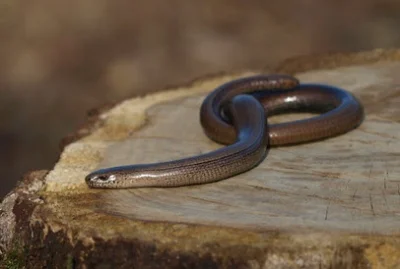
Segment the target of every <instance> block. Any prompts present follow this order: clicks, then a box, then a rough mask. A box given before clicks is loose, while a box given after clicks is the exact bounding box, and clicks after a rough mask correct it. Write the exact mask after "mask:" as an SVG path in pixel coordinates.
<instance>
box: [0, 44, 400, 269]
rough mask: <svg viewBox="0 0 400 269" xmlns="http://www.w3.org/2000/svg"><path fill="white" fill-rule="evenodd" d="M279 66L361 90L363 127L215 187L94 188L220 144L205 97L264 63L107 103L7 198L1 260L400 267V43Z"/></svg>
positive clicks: (281, 155)
mask: <svg viewBox="0 0 400 269" xmlns="http://www.w3.org/2000/svg"><path fill="white" fill-rule="evenodd" d="M278 71H279V72H285V73H291V74H294V75H296V77H298V78H299V79H300V80H301V81H302V82H318V83H326V84H332V85H336V86H340V87H343V88H345V89H347V90H349V91H351V92H353V93H354V95H356V96H357V97H358V98H359V99H360V100H361V102H362V103H363V105H364V107H365V113H366V118H365V120H364V122H363V124H362V125H361V126H360V127H359V128H358V129H356V130H354V131H352V132H349V133H347V134H344V135H341V136H338V137H335V138H332V139H328V140H324V141H320V142H316V143H311V144H305V145H298V146H293V147H284V148H273V149H271V150H270V151H269V154H268V156H267V158H266V159H265V160H264V161H263V162H262V164H261V165H260V166H258V167H257V168H256V169H253V170H251V171H249V172H247V173H245V174H242V175H239V176H236V177H234V178H230V179H227V180H224V181H220V182H217V183H213V184H207V185H199V186H191V187H182V188H172V189H159V188H147V189H131V190H91V189H88V188H87V186H86V184H85V182H84V180H83V179H84V176H85V175H86V174H87V173H88V172H90V171H91V170H93V169H95V168H98V167H108V166H114V165H121V164H132V163H149V162H158V161H165V160H171V159H177V158H182V157H186V156H192V155H197V154H199V153H203V152H208V151H211V150H213V149H216V148H218V147H220V145H217V144H215V143H213V142H212V141H210V140H209V139H208V138H207V137H206V136H205V135H204V134H203V132H202V130H201V127H200V123H199V120H198V114H199V113H198V112H199V106H200V104H201V102H202V99H203V98H204V96H205V95H206V94H207V92H209V91H210V90H212V89H214V88H215V87H216V86H218V85H220V84H222V83H224V82H226V81H229V80H231V79H234V78H238V77H242V76H247V75H250V74H253V73H260V72H256V71H253V72H246V73H237V74H230V75H217V76H213V77H208V78H203V79H199V80H197V81H195V82H192V83H190V84H188V85H185V86H181V87H177V88H174V89H169V90H168V91H162V92H159V93H156V94H152V95H148V96H145V97H141V98H132V99H129V100H126V101H124V102H122V103H120V104H115V105H114V106H110V107H108V108H106V109H101V110H99V111H98V113H94V114H93V113H92V114H91V120H90V124H89V123H88V125H86V126H85V127H84V128H82V129H81V130H78V131H77V132H76V133H75V134H73V135H71V136H69V137H68V138H66V139H65V140H64V141H63V152H62V154H61V156H60V160H59V162H58V163H57V164H56V165H55V166H54V168H53V169H52V170H51V171H38V172H34V173H31V174H29V175H27V176H25V177H24V179H23V180H22V181H21V183H20V185H19V187H17V188H16V189H15V190H14V191H13V192H12V193H10V194H9V195H8V196H7V197H6V198H5V199H4V200H3V202H2V204H1V208H0V209H1V211H0V213H1V218H0V232H1V238H0V247H1V249H0V250H1V251H2V254H3V258H4V257H5V259H4V260H3V265H5V264H11V263H13V262H14V263H18V264H25V265H28V266H27V267H28V268H37V267H41V266H47V267H48V268H65V267H66V266H67V268H75V267H76V268H85V267H86V268H94V267H101V268H117V267H118V268H400V265H399V264H400V237H399V234H400V228H399V227H400V206H399V204H400V168H399V166H400V158H399V157H400V142H399V141H400V140H399V139H400V107H399V103H400V86H399V81H398V73H399V72H400V51H399V50H374V51H368V52H361V53H355V54H335V55H325V56H324V55H321V56H313V57H301V58H297V59H291V60H288V61H286V62H284V63H283V64H281V65H280V66H279V67H277V68H276V69H275V70H263V71H262V72H264V73H270V72H278ZM304 116H307V115H284V116H279V117H274V118H272V119H271V121H287V120H291V119H295V118H299V117H304Z"/></svg>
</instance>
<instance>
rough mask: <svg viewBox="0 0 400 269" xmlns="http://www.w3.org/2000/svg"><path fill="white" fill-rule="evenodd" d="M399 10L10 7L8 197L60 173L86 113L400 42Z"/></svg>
mask: <svg viewBox="0 0 400 269" xmlns="http://www.w3.org/2000/svg"><path fill="white" fill-rule="evenodd" d="M399 14H400V1H396V0H367V1H365V0H362V1H361V0H348V1H338V0H308V1H298V0H284V1H259V0H258V1H257V0H254V1H244V0H241V1H240V0H217V1H215V0H208V1H207V0H206V1H187V0H170V1H164V0H146V1H144V0H136V1H127V0H114V1H111V0H70V1H59V0H36V1H23V0H3V1H1V2H0V111H1V113H0V117H1V120H0V169H1V177H0V199H1V198H2V197H3V196H4V195H5V194H6V193H7V192H9V191H10V190H11V188H12V187H13V186H14V185H15V182H16V181H17V180H19V179H20V178H21V176H22V175H23V174H25V173H26V172H28V171H31V170H38V169H51V168H52V166H53V165H54V163H55V162H56V161H57V158H58V155H59V153H60V152H59V146H58V145H59V142H60V140H61V139H62V138H63V137H64V136H66V135H67V134H68V133H70V132H73V131H74V130H76V128H77V127H78V126H79V125H81V124H82V123H83V122H84V119H85V115H86V112H87V111H88V110H89V109H92V108H95V107H98V106H99V105H101V104H105V103H109V102H114V101H119V100H122V99H124V98H127V97H132V96H135V95H137V94H143V93H148V92H152V91H156V90H160V89H162V88H165V87H166V86H168V85H176V84H179V83H184V82H188V81H190V80H192V79H194V78H198V77H201V76H203V75H207V74H213V73H216V72H220V71H225V72H229V71H235V70H243V69H252V68H266V67H268V66H271V65H274V64H276V63H278V62H279V61H282V60H284V59H285V58H288V57H292V56H296V55H307V54H315V53H326V52H337V51H341V52H349V51H358V50H365V49H373V48H388V47H398V46H399V44H400V33H399V30H398V29H399V27H400V15H399ZM210 90H211V89H210Z"/></svg>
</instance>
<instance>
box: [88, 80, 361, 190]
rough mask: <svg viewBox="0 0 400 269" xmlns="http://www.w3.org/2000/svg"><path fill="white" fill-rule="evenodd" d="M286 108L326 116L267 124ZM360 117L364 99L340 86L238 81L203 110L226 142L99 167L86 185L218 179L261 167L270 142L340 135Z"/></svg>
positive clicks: (210, 131)
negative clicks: (156, 159)
mask: <svg viewBox="0 0 400 269" xmlns="http://www.w3.org/2000/svg"><path fill="white" fill-rule="evenodd" d="M243 93H249V94H243ZM263 106H264V108H263ZM288 111H290V112H292V111H309V112H319V113H323V114H322V115H319V116H316V117H313V118H309V119H305V120H299V121H294V122H286V123H280V124H273V125H268V124H267V118H266V114H268V116H271V115H275V114H281V113H284V112H288ZM362 119H363V109H362V106H361V105H360V103H359V102H358V101H357V99H356V98H355V97H354V96H353V95H351V94H350V93H348V92H346V91H344V90H341V89H339V88H335V87H331V86H326V85H317V84H308V85H298V81H297V80H296V79H295V78H293V77H291V76H287V75H267V76H265V75H260V76H253V77H248V78H243V79H238V80H234V81H231V82H228V83H226V84H224V85H222V86H220V87H218V88H217V89H215V90H214V91H213V92H212V93H210V95H208V96H207V97H206V99H205V100H204V102H203V104H202V106H201V109H200V121H201V124H202V126H203V129H204V131H205V133H206V134H207V136H208V137H209V138H211V139H213V140H214V141H216V142H219V143H222V144H227V145H228V146H226V147H224V148H221V149H218V150H216V151H213V152H210V153H207V154H203V155H198V156H194V157H190V158H186V159H181V160H175V161H170V162H163V163H154V164H141V165H128V166H119V167H112V168H106V169H100V170H97V171H94V172H93V173H91V174H89V175H88V176H86V183H87V184H88V186H89V187H92V188H137V187H178V186H188V185H194V184H204V183H210V182H215V181H219V180H222V179H226V178H228V177H232V176H234V175H237V174H240V173H243V172H245V171H248V170H250V169H252V168H253V167H255V166H257V165H258V164H259V163H260V162H261V161H262V160H263V159H264V158H265V155H266V149H267V145H270V146H283V145H290V144H298V143H304V142H310V141H315V140H320V139H324V138H328V137H331V136H335V135H339V134H342V133H345V132H347V131H349V130H351V129H354V128H356V127H357V126H358V125H359V124H360V123H361V122H362Z"/></svg>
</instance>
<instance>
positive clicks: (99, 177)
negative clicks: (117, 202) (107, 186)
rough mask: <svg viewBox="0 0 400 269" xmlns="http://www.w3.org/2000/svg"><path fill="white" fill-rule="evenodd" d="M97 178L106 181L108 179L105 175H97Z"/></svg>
mask: <svg viewBox="0 0 400 269" xmlns="http://www.w3.org/2000/svg"><path fill="white" fill-rule="evenodd" d="M97 178H98V179H99V180H101V181H106V180H107V179H108V177H107V176H97Z"/></svg>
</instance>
